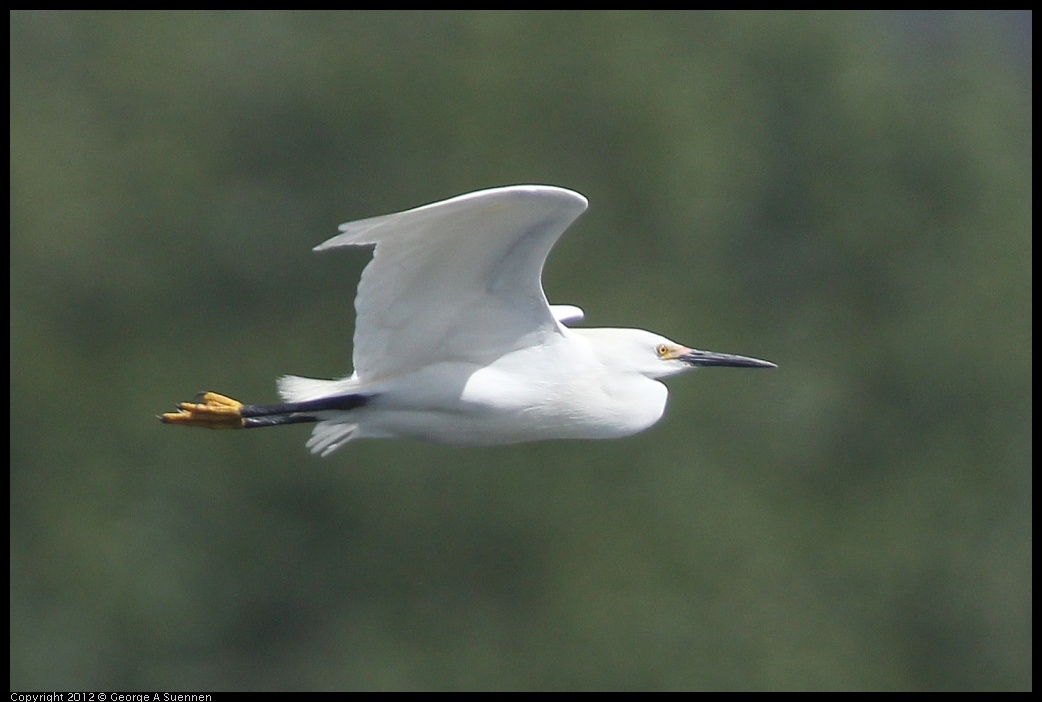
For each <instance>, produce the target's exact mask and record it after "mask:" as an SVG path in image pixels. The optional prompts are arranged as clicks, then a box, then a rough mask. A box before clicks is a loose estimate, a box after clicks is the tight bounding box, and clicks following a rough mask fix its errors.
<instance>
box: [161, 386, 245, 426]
mask: <svg viewBox="0 0 1042 702" xmlns="http://www.w3.org/2000/svg"><path fill="white" fill-rule="evenodd" d="M199 399H201V400H202V402H201V403H196V402H181V403H179V404H178V405H177V411H176V412H167V413H166V414H164V415H163V416H161V417H160V418H159V421H161V422H163V423H164V424H180V425H181V426H183V427H205V428H207V429H242V428H243V426H244V425H243V421H242V413H241V410H242V403H241V402H239V401H238V400H233V399H232V398H230V397H225V396H224V395H218V394H217V393H215V392H204V393H202V395H201V397H200V398H199Z"/></svg>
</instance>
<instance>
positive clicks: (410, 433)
mask: <svg viewBox="0 0 1042 702" xmlns="http://www.w3.org/2000/svg"><path fill="white" fill-rule="evenodd" d="M586 205H587V203H586V198H584V197H583V196H582V195H580V194H579V193H576V192H572V191H570V190H564V189H562V188H557V187H551V186H543V185H519V186H513V187H504V188H493V189H490V190H481V191H479V192H474V193H469V194H466V195H460V196H458V197H454V198H451V199H449V200H444V201H442V202H435V203H433V204H430V205H425V206H423V207H417V208H415V209H411V210H406V211H405V212H399V213H396V214H390V215H386V216H383V217H373V218H371V219H363V220H360V221H357V222H351V223H349V224H344V225H342V226H341V227H340V234H338V235H337V236H335V237H333V238H332V239H330V240H328V241H326V242H325V243H323V244H320V245H318V246H316V247H315V251H325V250H328V249H335V248H339V247H342V246H365V245H374V244H375V249H374V251H373V258H372V260H371V261H370V263H369V265H368V266H366V268H365V270H364V271H363V272H362V277H361V280H360V282H359V284H358V293H357V296H356V297H355V310H356V312H357V322H356V325H355V336H354V373H353V374H352V375H350V376H348V377H346V378H343V379H340V380H317V379H314V378H300V377H296V376H284V377H282V378H280V379H279V380H278V390H279V394H280V395H281V396H282V399H283V400H284V402H282V403H281V404H274V405H247V404H243V403H241V402H239V401H237V400H233V399H231V398H229V397H226V396H224V395H219V394H217V393H202V394H201V395H200V397H198V398H197V400H199V401H197V402H182V403H180V404H179V405H178V409H177V412H172V413H169V414H164V415H163V416H162V417H160V420H162V421H163V422H166V423H169V424H180V425H182V426H192V427H208V428H211V429H221V428H226V429H232V428H234V429H251V428H256V427H271V426H278V425H283V424H297V423H314V424H315V427H314V429H313V431H312V434H311V438H310V439H309V440H308V442H307V446H308V448H310V449H311V451H312V452H314V453H318V454H321V455H323V456H326V455H328V454H330V453H332V452H333V451H335V450H336V449H338V448H340V447H341V446H343V445H344V444H345V443H347V442H348V441H350V440H351V439H357V438H364V437H370V438H376V437H410V438H416V439H425V440H429V441H436V442H441V443H450V444H462V445H492V444H508V443H516V442H521V441H535V440H541V439H607V438H614V437H621V436H627V435H630V434H634V433H636V432H639V431H642V430H644V429H647V428H648V427H650V426H651V425H653V424H655V423H656V422H657V421H658V420H659V418H661V417H662V413H663V411H664V409H665V406H666V395H667V391H666V386H665V385H663V384H662V383H661V382H659V379H660V378H665V377H667V376H670V375H674V374H677V373H681V372H683V371H685V370H689V369H692V368H698V367H702V366H736V367H741V368H774V367H775V365H774V364H773V363H770V362H768V361H760V360H757V359H755V358H747V357H745V356H734V355H731V354H723V353H712V352H709V351H699V350H697V349H692V348H688V347H687V346H682V345H680V344H677V343H675V342H673V341H670V340H669V339H666V338H664V337H662V336H659V335H658V334H652V333H651V332H647V331H642V330H639V329H586V328H578V329H576V328H572V327H571V326H569V325H571V324H574V323H576V322H578V321H580V320H582V318H583V311H582V310H581V309H579V308H578V307H573V306H571V305H550V304H549V303H548V302H547V299H546V295H545V294H544V293H543V287H542V283H541V280H540V278H541V274H542V269H543V262H544V261H545V260H546V257H547V255H548V254H549V253H550V248H551V247H552V246H553V245H554V242H555V241H557V239H558V237H560V236H561V234H563V233H564V230H565V229H567V228H568V226H569V225H570V224H571V223H572V222H574V221H575V219H576V218H577V217H578V216H579V215H580V214H582V213H583V211H584V210H585V209H586Z"/></svg>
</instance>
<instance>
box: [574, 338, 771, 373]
mask: <svg viewBox="0 0 1042 702" xmlns="http://www.w3.org/2000/svg"><path fill="white" fill-rule="evenodd" d="M573 331H578V332H580V333H582V335H583V336H585V337H587V338H588V339H589V340H590V342H591V344H592V345H593V347H594V349H595V352H596V353H597V355H598V356H599V357H600V358H601V361H602V362H603V363H604V364H605V365H608V366H611V367H612V368H613V369H615V370H616V371H619V372H629V373H633V372H636V373H640V374H641V375H643V376H645V377H648V378H665V377H668V376H671V375H676V374H677V373H682V372H684V371H687V370H692V369H693V368H702V367H706V366H730V367H733V368H776V367H777V366H775V364H773V363H771V362H770V361H761V360H759V359H756V358H749V357H748V356H735V355H734V354H729V353H715V352H713V351H700V350H698V349H693V348H690V347H688V346H684V345H682V344H678V343H677V342H675V341H670V340H669V339H667V338H666V337H664V336H660V335H658V334H653V333H651V332H648V331H644V330H642V329H575V330H573Z"/></svg>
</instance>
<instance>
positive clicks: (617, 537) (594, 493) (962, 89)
mask: <svg viewBox="0 0 1042 702" xmlns="http://www.w3.org/2000/svg"><path fill="white" fill-rule="evenodd" d="M1025 22H1026V24H1027V26H1028V30H1027V35H1026V36H1024V35H1021V34H1018V31H1020V24H1021V23H1025ZM1030 101H1031V90H1030V16H1027V17H1026V18H1025V16H1023V15H1019V14H1016V13H1013V14H1002V13H926V12H924V13H884V14H880V13H820V12H814V13H730V12H727V13H715V12H713V13H657V12H656V13H652V12H636V13H634V12H611V13H606V12H605V13H602V12H577V13H565V12H474V13H446V12H411V13H404V14H401V13H392V12H374V13H366V12H333V13H327V12H290V13H286V12H117V13H113V12H78V13H72V12H68V13H67V12H43V11H17V12H14V13H12V15H11V404H12V407H11V495H12V496H11V685H12V689H99V690H102V689H104V690H108V689H153V688H154V689H164V688H172V689H185V690H189V689H402V688H405V689H417V688H419V689H692V690H695V689H698V690H701V689H707V690H708V689H792V690H796V689H923V690H925V689H1029V688H1030V687H1031V497H1030V495H1031V477H1030V475H1031V472H1030V471H1031V438H1030V432H1031V413H1032V403H1031V361H1030V357H1031V303H1030V296H1031V265H1030V257H1031V234H1030V230H1031V205H1030V199H1031V198H1030V190H1031V156H1030V152H1031V107H1030ZM524 182H535V183H551V184H557V185H562V186H566V187H570V188H573V189H576V190H578V191H580V192H582V193H584V194H585V195H587V196H588V197H589V198H590V201H591V209H590V211H589V212H588V213H587V214H586V215H585V216H584V217H583V218H582V219H581V220H580V221H579V223H578V224H577V225H576V227H575V228H574V230H572V231H571V232H570V233H569V234H568V235H567V236H566V237H565V238H564V239H563V240H562V242H561V243H560V245H559V246H558V247H557V250H556V251H555V252H554V254H553V255H552V256H551V259H550V262H549V264H548V266H547V271H546V275H545V282H546V287H547V290H548V294H549V296H550V298H551V299H552V300H553V301H556V302H561V303H575V304H579V305H582V306H583V307H584V308H585V309H586V311H587V321H588V322H589V323H590V324H592V325H595V326H642V327H646V328H648V329H652V330H655V331H658V332H661V333H664V334H667V335H669V336H671V337H673V338H676V339H678V340H680V341H683V342H686V343H690V344H693V345H695V346H698V347H700V348H708V349H713V350H719V351H731V352H736V353H744V354H749V355H752V356H757V357H761V358H768V359H770V360H772V361H775V362H777V363H778V364H779V366H780V368H779V369H778V370H777V371H772V372H771V373H752V372H749V373H745V372H738V371H734V372H726V371H716V372H713V371H705V372H702V373H698V374H696V375H695V376H693V377H687V378H682V379H679V380H678V381H677V382H674V383H672V396H671V397H672V400H671V406H670V408H669V412H668V415H667V417H666V419H665V420H664V422H663V423H662V424H660V425H659V426H658V427H656V428H655V429H653V430H652V431H650V432H648V433H646V434H643V435H640V436H637V437H633V438H631V439H626V440H622V441H617V442H555V443H547V444H532V445H524V446H515V447H499V448H493V449H478V450H460V449H453V448H445V447H437V446H435V447H431V446H426V445H421V444H417V443H410V442H368V443H358V444H352V445H351V446H349V447H348V448H347V449H345V450H343V451H341V452H340V453H338V454H336V455H335V456H333V457H331V458H329V459H326V460H319V459H316V458H314V457H312V456H310V455H309V454H307V453H306V452H305V450H304V448H303V442H304V440H305V438H306V436H307V430H306V429H305V428H302V427H295V428H289V429H284V430H278V431H276V430H272V431H265V432H248V433H245V434H241V433H220V432H214V433H206V432H188V431H176V430H172V429H170V428H169V427H164V426H161V425H160V424H159V423H158V422H156V421H155V420H154V419H153V415H155V414H156V413H158V412H161V411H165V410H166V409H167V408H169V406H170V405H171V403H172V402H174V401H175V400H179V399H185V398H186V397H187V396H189V395H191V394H192V393H193V392H195V391H196V390H200V389H212V390H218V391H222V392H227V393H229V394H231V395H233V396H236V397H242V398H244V399H247V400H249V401H256V402H263V401H267V400H271V399H273V398H274V385H273V382H274V378H275V377H276V376H277V375H279V374H282V373H300V374H305V375H314V376H327V377H333V376H337V375H342V374H346V373H348V372H349V371H350V347H349V339H350V334H351V325H352V323H353V315H352V308H351V304H350V301H351V299H352V297H353V294H354V286H355V284H356V281H357V275H358V273H359V271H360V270H361V268H362V267H363V266H364V265H365V263H366V261H367V259H368V256H367V255H366V254H365V252H358V253H350V252H338V253H332V254H326V255H323V256H317V255H314V254H312V253H311V251H310V247H311V246H313V245H314V244H316V243H318V242H320V241H322V240H324V239H325V238H327V237H328V236H330V235H332V234H333V233H334V232H335V231H336V225H337V224H339V223H340V222H343V221H347V220H351V219H356V218H361V217H365V216H370V215H376V214H383V213H386V212H391V211H395V210H399V209H403V208H406V207H411V206H414V205H418V204H422V203H425V202H430V201H433V200H437V199H441V198H444V197H448V196H452V195H455V194H458V193H461V192H466V191H469V190H474V189H478V188H483V187H490V186H494V185H504V184H511V183H524Z"/></svg>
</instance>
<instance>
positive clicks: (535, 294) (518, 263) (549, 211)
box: [315, 185, 587, 383]
mask: <svg viewBox="0 0 1042 702" xmlns="http://www.w3.org/2000/svg"><path fill="white" fill-rule="evenodd" d="M586 206H587V202H586V198H584V197H583V196H582V195H580V194H578V193H576V192H572V191H570V190H565V189H563V188H555V187H551V186H541V185H522V186H512V187H506V188H495V189H492V190H482V191H478V192H475V193H469V194H467V195H460V196H459V197H454V198H452V199H450V200H444V201H442V202H436V203H433V204H430V205H425V206H423V207H418V208H415V209H412V210H406V211H405V212H399V213H397V214H391V215H385V216H382V217H374V218H371V219H364V220H360V221H357V222H351V223H348V224H344V225H341V227H340V232H341V233H340V234H339V235H337V236H335V237H333V238H332V239H330V240H328V241H326V242H325V243H323V244H320V245H318V246H316V247H315V250H316V251H324V250H326V249H331V248H336V247H340V246H360V245H367V244H375V245H376V248H375V250H374V252H373V260H372V261H371V262H370V263H369V265H368V266H366V268H365V270H364V271H363V272H362V277H361V280H360V281H359V284H358V294H357V296H356V297H355V310H356V312H357V320H356V322H355V338H354V366H355V376H356V379H357V381H358V382H360V383H368V382H372V381H377V380H381V379H384V378H388V377H391V376H394V375H397V374H400V373H403V372H408V371H412V370H416V369H418V368H421V367H423V366H427V365H429V364H431V363H436V362H439V361H445V360H455V361H464V362H466V361H472V362H474V363H478V364H481V365H485V364H487V363H489V362H491V361H492V360H494V359H496V358H498V357H500V356H502V355H503V354H505V353H507V352H509V351H512V350H515V349H518V348H523V347H526V346H531V345H534V344H536V343H539V341H540V339H539V337H540V335H547V334H556V333H560V331H561V327H560V324H563V323H564V322H574V321H578V320H579V319H582V310H580V309H579V308H577V307H571V306H568V305H559V306H555V308H554V309H553V310H551V307H550V306H549V304H548V303H547V300H546V296H545V294H544V293H543V287H542V284H541V282H540V276H541V274H542V269H543V263H544V261H545V260H546V257H547V255H548V254H549V252H550V248H551V247H552V246H553V244H554V242H556V241H557V239H558V238H559V237H560V236H561V234H562V233H564V230H565V229H567V228H568V226H569V225H570V224H571V223H572V222H574V221H575V219H576V218H577V217H578V216H579V215H580V214H582V213H583V211H584V210H585V209H586Z"/></svg>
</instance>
